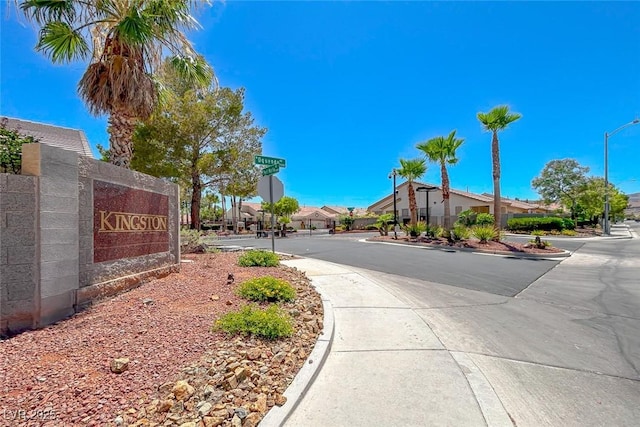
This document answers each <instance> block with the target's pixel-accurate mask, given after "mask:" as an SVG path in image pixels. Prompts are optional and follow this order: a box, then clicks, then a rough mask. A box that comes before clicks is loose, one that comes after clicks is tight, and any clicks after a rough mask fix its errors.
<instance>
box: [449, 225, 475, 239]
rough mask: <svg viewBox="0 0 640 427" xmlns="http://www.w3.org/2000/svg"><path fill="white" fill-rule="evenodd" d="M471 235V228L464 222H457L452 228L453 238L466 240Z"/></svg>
mask: <svg viewBox="0 0 640 427" xmlns="http://www.w3.org/2000/svg"><path fill="white" fill-rule="evenodd" d="M469 237H471V230H470V229H469V228H468V227H465V226H464V225H462V224H456V225H454V226H453V230H451V238H452V239H453V240H466V239H468V238H469Z"/></svg>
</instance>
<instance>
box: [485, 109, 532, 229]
mask: <svg viewBox="0 0 640 427" xmlns="http://www.w3.org/2000/svg"><path fill="white" fill-rule="evenodd" d="M477 117H478V120H479V121H480V123H482V126H483V128H484V129H485V130H486V131H487V132H491V134H492V137H491V158H492V160H493V215H494V216H495V218H496V227H498V228H501V224H502V223H501V216H502V211H501V205H502V203H501V202H502V200H501V197H500V141H498V132H502V131H503V130H505V129H506V128H507V127H508V126H509V124H511V123H513V122H515V121H516V120H518V119H519V118H520V117H522V115H521V114H518V113H510V112H509V107H508V106H506V105H499V106H497V107H494V108H493V109H492V110H491V111H489V112H488V113H478V116H477Z"/></svg>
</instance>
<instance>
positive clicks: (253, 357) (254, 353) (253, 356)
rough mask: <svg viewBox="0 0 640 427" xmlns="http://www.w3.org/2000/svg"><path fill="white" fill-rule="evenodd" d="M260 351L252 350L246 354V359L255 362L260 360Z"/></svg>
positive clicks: (257, 349)
mask: <svg viewBox="0 0 640 427" xmlns="http://www.w3.org/2000/svg"><path fill="white" fill-rule="evenodd" d="M261 353H262V351H261V350H260V349H259V348H252V349H251V350H249V351H248V352H247V359H249V360H256V359H259V358H260V355H261Z"/></svg>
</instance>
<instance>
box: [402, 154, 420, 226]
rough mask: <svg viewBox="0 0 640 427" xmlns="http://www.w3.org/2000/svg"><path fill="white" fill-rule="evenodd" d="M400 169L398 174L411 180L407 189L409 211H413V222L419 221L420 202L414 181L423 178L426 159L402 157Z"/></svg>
mask: <svg viewBox="0 0 640 427" xmlns="http://www.w3.org/2000/svg"><path fill="white" fill-rule="evenodd" d="M400 166H402V167H401V168H400V169H398V175H400V176H401V177H403V178H404V179H406V180H407V181H408V182H409V185H408V188H407V191H408V192H409V211H410V212H411V224H415V223H417V222H418V204H417V203H416V192H415V190H414V189H413V181H415V180H417V179H419V178H421V177H422V176H423V175H424V174H425V172H426V171H427V165H426V161H425V160H424V159H411V160H405V159H400Z"/></svg>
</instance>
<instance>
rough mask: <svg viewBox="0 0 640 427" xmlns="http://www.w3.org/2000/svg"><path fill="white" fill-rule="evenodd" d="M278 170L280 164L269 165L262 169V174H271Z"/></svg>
mask: <svg viewBox="0 0 640 427" xmlns="http://www.w3.org/2000/svg"><path fill="white" fill-rule="evenodd" d="M278 172H280V166H278V165H271V166H267V167H266V168H264V169H262V176H267V175H273V174H274V173H278Z"/></svg>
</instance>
